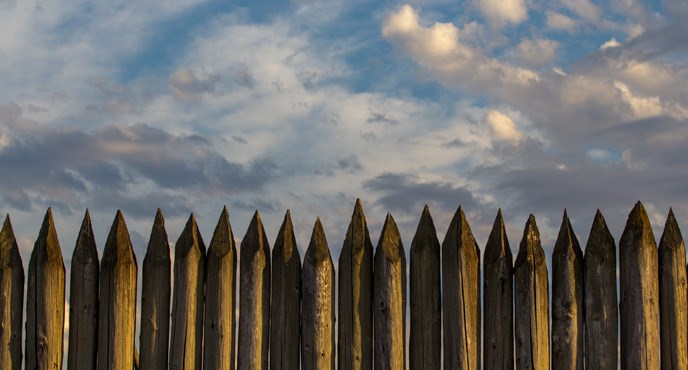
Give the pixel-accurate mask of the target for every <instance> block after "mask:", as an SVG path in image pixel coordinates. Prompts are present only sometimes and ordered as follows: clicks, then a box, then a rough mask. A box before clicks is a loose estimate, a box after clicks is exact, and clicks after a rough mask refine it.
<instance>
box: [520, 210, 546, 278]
mask: <svg viewBox="0 0 688 370" xmlns="http://www.w3.org/2000/svg"><path fill="white" fill-rule="evenodd" d="M536 253H537V255H536ZM540 257H541V258H542V260H543V261H544V258H545V256H544V251H543V250H542V245H541V244H540V231H539V230H538V227H537V223H536V221H535V216H533V215H532V214H531V215H530V216H528V221H527V222H526V226H525V228H524V229H523V239H521V244H520V245H519V250H518V255H517V256H516V263H515V264H514V267H516V266H521V265H524V264H525V263H526V261H528V260H529V259H537V258H540ZM535 262H536V260H533V263H535Z"/></svg>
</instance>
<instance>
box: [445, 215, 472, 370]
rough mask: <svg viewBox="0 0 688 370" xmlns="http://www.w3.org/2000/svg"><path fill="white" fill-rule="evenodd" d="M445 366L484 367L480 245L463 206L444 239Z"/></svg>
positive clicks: (447, 367)
mask: <svg viewBox="0 0 688 370" xmlns="http://www.w3.org/2000/svg"><path fill="white" fill-rule="evenodd" d="M442 311H443V319H442V324H443V326H444V368H445V369H466V370H480V369H481V367H480V357H481V352H480V344H481V343H480V249H479V248H478V243H476V241H475V238H474V237H473V233H472V232H471V227H470V226H469V225H468V221H466V215H465V214H464V213H463V210H462V209H461V207H459V209H458V210H457V211H456V213H455V214H454V218H453V219H452V220H451V223H450V224H449V230H447V234H446V235H445V238H444V241H443V242H442Z"/></svg>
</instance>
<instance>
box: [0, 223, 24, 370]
mask: <svg viewBox="0 0 688 370" xmlns="http://www.w3.org/2000/svg"><path fill="white" fill-rule="evenodd" d="M0 288H1V290H0V291H2V299H0V364H2V366H3V369H7V370H19V369H21V364H22V343H21V342H22V324H23V323H24V320H23V319H24V265H22V260H21V255H20V254H19V246H18V245H17V239H16V238H15V237H14V231H13V230H12V222H11V221H10V215H7V216H6V217H5V222H4V223H3V225H2V231H0Z"/></svg>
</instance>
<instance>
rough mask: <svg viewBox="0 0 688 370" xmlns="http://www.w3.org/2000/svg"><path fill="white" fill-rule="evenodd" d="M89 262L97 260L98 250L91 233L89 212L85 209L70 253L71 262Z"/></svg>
mask: <svg viewBox="0 0 688 370" xmlns="http://www.w3.org/2000/svg"><path fill="white" fill-rule="evenodd" d="M80 259H81V262H84V263H85V262H89V260H90V261H93V260H95V261H96V263H97V262H98V250H97V249H96V240H95V236H94V235H93V227H92V225H91V214H90V213H89V212H88V208H87V209H86V213H85V214H84V220H83V221H82V222H81V229H79V236H78V237H77V239H76V247H75V248H74V254H73V255H72V263H74V261H75V260H76V261H79V260H80Z"/></svg>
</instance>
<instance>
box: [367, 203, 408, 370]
mask: <svg viewBox="0 0 688 370" xmlns="http://www.w3.org/2000/svg"><path fill="white" fill-rule="evenodd" d="M374 265H375V281H374V290H375V292H374V295H373V297H374V299H373V303H374V305H373V310H374V311H373V316H374V320H373V321H374V322H375V330H374V333H375V343H374V361H375V370H403V369H406V355H405V353H406V352H405V348H406V340H405V337H406V255H405V254H404V246H403V244H402V243H401V237H400V236H399V229H397V224H396V223H395V222H394V218H392V215H391V214H389V213H388V214H387V219H385V224H384V226H383V227H382V232H381V233H380V241H379V242H378V243H377V249H375V262H374Z"/></svg>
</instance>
